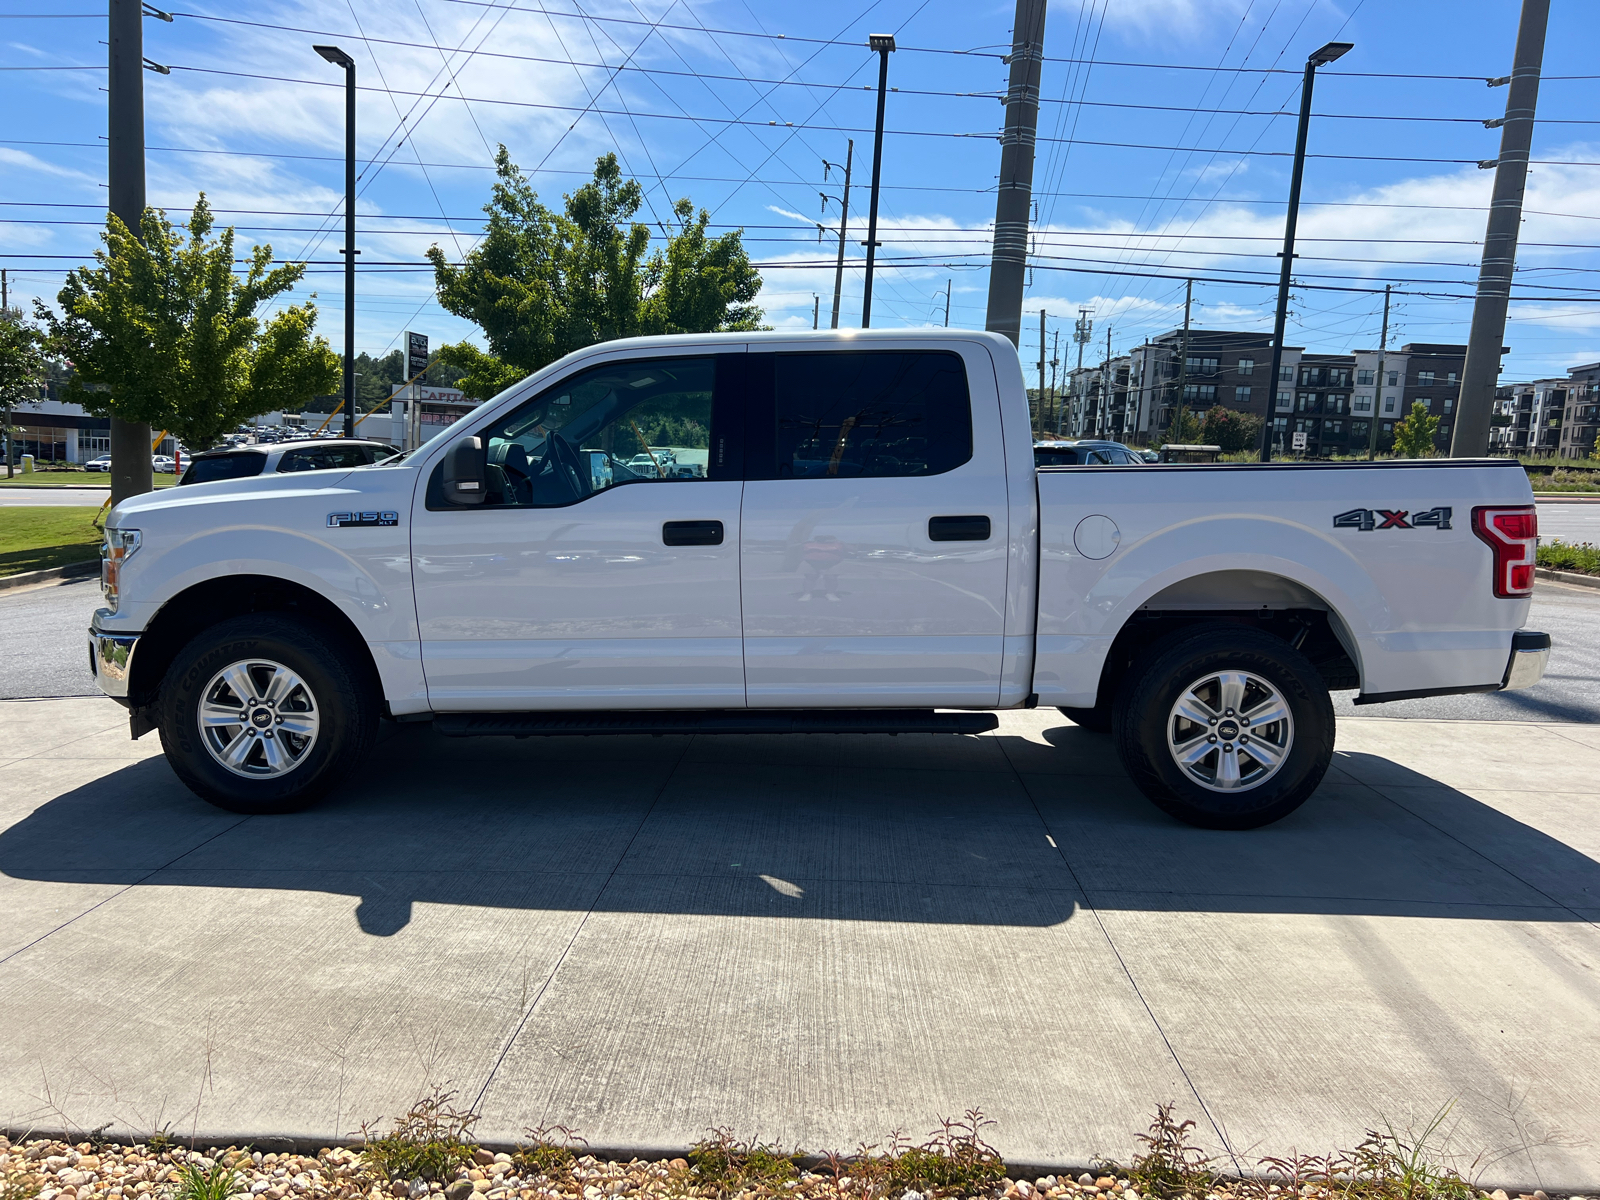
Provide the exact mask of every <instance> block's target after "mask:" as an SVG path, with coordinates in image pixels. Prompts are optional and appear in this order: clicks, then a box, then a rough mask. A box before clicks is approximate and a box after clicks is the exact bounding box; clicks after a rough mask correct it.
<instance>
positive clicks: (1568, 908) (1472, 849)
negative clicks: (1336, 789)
mask: <svg viewBox="0 0 1600 1200" xmlns="http://www.w3.org/2000/svg"><path fill="white" fill-rule="evenodd" d="M1357 782H1358V783H1360V784H1361V786H1362V787H1364V788H1366V789H1367V790H1369V791H1370V792H1372V793H1373V794H1374V795H1376V796H1377V797H1378V798H1379V799H1380V800H1387V801H1388V802H1389V803H1390V804H1392V805H1394V806H1395V807H1396V808H1398V809H1399V810H1400V811H1401V812H1403V813H1406V814H1408V815H1409V816H1411V817H1413V818H1415V819H1416V820H1418V821H1421V822H1422V823H1423V824H1424V825H1426V826H1427V827H1428V828H1429V829H1432V830H1433V831H1434V832H1436V833H1442V834H1443V835H1444V836H1445V837H1447V838H1449V839H1450V840H1451V841H1452V842H1454V843H1455V844H1456V845H1458V846H1460V847H1461V848H1462V849H1464V850H1466V851H1468V852H1469V853H1471V854H1475V855H1477V856H1478V857H1479V858H1481V859H1483V861H1484V862H1486V863H1488V864H1489V865H1490V866H1491V867H1495V868H1497V869H1499V870H1500V871H1503V872H1504V873H1505V874H1507V875H1509V876H1511V878H1513V879H1515V880H1516V881H1517V882H1518V883H1520V884H1521V885H1522V886H1523V887H1525V888H1527V889H1528V890H1529V891H1533V892H1537V893H1538V894H1539V895H1541V896H1543V897H1544V898H1545V899H1546V900H1548V901H1550V903H1551V905H1552V906H1553V907H1555V908H1559V909H1561V910H1563V911H1564V912H1569V913H1571V914H1572V915H1573V916H1574V917H1576V918H1577V919H1578V920H1579V921H1580V922H1582V923H1583V924H1585V925H1589V926H1592V927H1593V928H1596V929H1600V921H1594V920H1591V919H1590V918H1588V917H1586V916H1584V915H1583V914H1582V913H1581V912H1579V911H1578V910H1577V909H1575V908H1573V907H1572V905H1570V904H1566V903H1564V902H1562V901H1560V900H1557V899H1556V898H1555V897H1554V896H1552V895H1551V894H1550V893H1549V892H1547V891H1545V890H1544V889H1543V888H1542V887H1540V886H1539V885H1538V884H1536V883H1532V882H1530V881H1529V880H1526V879H1524V878H1523V877H1522V876H1521V875H1518V874H1517V873H1516V872H1515V871H1513V870H1512V869H1511V868H1510V867H1508V866H1506V865H1505V863H1503V862H1500V861H1498V860H1497V859H1493V858H1490V857H1489V856H1488V855H1487V854H1485V853H1484V852H1483V851H1482V850H1479V849H1478V848H1477V847H1476V846H1474V845H1473V844H1472V843H1471V842H1467V841H1463V840H1462V839H1461V838H1459V837H1457V836H1456V835H1455V834H1453V833H1451V832H1450V831H1449V830H1448V829H1446V828H1444V826H1442V825H1439V824H1436V823H1435V822H1433V821H1430V820H1429V819H1428V818H1427V817H1425V816H1423V815H1422V814H1421V813H1419V812H1417V811H1416V810H1415V809H1413V808H1409V807H1407V806H1406V805H1405V804H1402V803H1401V802H1400V801H1399V800H1396V799H1395V798H1394V797H1393V796H1391V795H1389V793H1388V792H1384V791H1380V790H1379V788H1378V785H1377V784H1375V783H1368V782H1367V781H1366V780H1365V779H1361V780H1357ZM1396 786H1397V787H1403V786H1406V785H1404V784H1397V785H1396ZM1440 786H1441V787H1444V788H1445V789H1446V790H1448V791H1452V792H1455V793H1456V794H1457V795H1461V796H1466V793H1465V792H1462V791H1460V790H1459V789H1457V788H1453V787H1450V786H1449V784H1441V785H1440ZM1467 799H1469V800H1472V801H1473V803H1475V804H1483V801H1482V800H1478V799H1476V798H1475V797H1472V796H1467ZM1484 807H1486V808H1488V807H1491V806H1489V805H1484ZM1495 811H1496V812H1499V811H1500V810H1499V809H1495ZM1555 840H1557V841H1559V840H1560V839H1559V838H1558V839H1555ZM1562 844H1563V845H1565V844H1566V843H1564V842H1563V843H1562Z"/></svg>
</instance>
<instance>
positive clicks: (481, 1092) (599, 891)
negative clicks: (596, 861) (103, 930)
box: [0, 734, 696, 1112]
mask: <svg viewBox="0 0 1600 1200" xmlns="http://www.w3.org/2000/svg"><path fill="white" fill-rule="evenodd" d="M695 736H696V735H694V734H690V735H689V739H688V741H687V742H685V743H684V747H683V750H682V752H681V753H680V754H679V755H678V759H677V761H676V762H674V763H673V764H672V769H671V770H670V771H668V772H667V775H666V778H665V779H663V780H662V781H661V786H660V787H658V788H657V789H656V794H655V795H654V796H652V797H650V803H649V804H648V805H647V806H646V807H645V810H644V813H643V815H642V816H640V818H639V824H638V825H637V826H635V827H634V830H633V833H632V835H631V836H630V837H629V838H628V844H627V845H626V846H624V847H623V848H622V851H621V853H619V854H618V855H617V861H616V862H614V863H612V864H611V870H610V871H609V872H608V873H607V874H606V878H605V882H603V883H602V884H601V885H600V886H599V887H598V888H596V889H595V893H594V899H593V900H591V901H590V902H589V907H588V908H587V909H585V910H584V914H583V916H581V917H580V918H578V923H577V925H575V926H574V927H573V930H572V936H571V937H569V938H567V944H566V945H565V946H563V947H561V953H560V954H558V955H557V956H556V961H555V962H554V964H552V965H551V967H550V971H549V973H548V974H547V975H546V976H545V977H544V982H543V983H541V984H540V985H539V990H538V991H537V992H535V993H534V994H533V998H532V999H531V1000H529V1001H528V1007H527V1009H526V1010H524V1012H523V1014H522V1016H521V1017H519V1018H518V1019H517V1027H516V1028H515V1029H513V1030H512V1031H511V1036H510V1037H508V1038H507V1039H506V1042H505V1045H503V1046H501V1047H500V1053H499V1054H497V1055H496V1056H495V1060H494V1066H492V1067H490V1068H489V1073H488V1074H487V1075H486V1076H484V1079H483V1086H482V1087H480V1088H479V1089H478V1094H477V1095H476V1096H475V1097H473V1101H472V1109H471V1111H473V1112H477V1111H479V1108H480V1106H481V1105H482V1104H483V1098H484V1097H485V1096H487V1095H488V1094H489V1086H490V1085H491V1084H492V1083H494V1077H495V1075H496V1074H498V1073H499V1070H500V1064H501V1063H503V1062H505V1060H506V1055H507V1054H510V1053H511V1047H512V1046H514V1045H516V1044H517V1039H518V1038H519V1037H521V1036H522V1031H523V1029H524V1028H526V1026H527V1024H528V1021H529V1019H530V1018H532V1016H533V1012H534V1010H535V1009H536V1008H538V1007H539V1002H540V1001H541V1000H543V999H544V994H545V992H547V991H548V990H549V989H550V985H551V984H552V983H554V982H555V978H556V976H557V975H558V974H560V972H561V965H562V964H563V963H565V962H566V961H567V955H568V954H570V953H572V948H573V947H574V946H575V945H577V944H578V937H579V935H581V934H582V933H583V930H584V926H586V925H588V923H589V918H590V917H592V916H593V915H594V910H595V908H596V907H597V906H598V905H599V903H600V898H601V897H602V896H604V895H605V894H606V889H607V888H609V887H610V886H611V881H612V880H613V879H615V878H616V877H617V872H618V871H619V870H620V869H621V868H622V864H623V863H624V862H625V861H627V858H628V851H630V850H632V849H633V844H634V843H635V842H636V841H638V840H639V835H640V834H641V833H643V832H644V827H645V825H647V824H648V823H649V821H650V815H651V814H652V813H654V812H655V810H656V805H657V804H659V803H661V797H662V796H664V795H666V793H667V788H668V787H669V786H670V785H671V784H672V780H673V777H674V776H676V775H677V773H678V768H679V767H681V766H682V765H683V760H684V759H685V758H686V757H688V754H689V747H690V746H693V745H694V739H695ZM0 961H3V960H0Z"/></svg>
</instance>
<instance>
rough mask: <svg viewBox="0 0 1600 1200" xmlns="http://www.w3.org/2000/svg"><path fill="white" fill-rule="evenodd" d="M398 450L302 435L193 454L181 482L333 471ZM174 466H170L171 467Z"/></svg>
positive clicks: (383, 444)
mask: <svg viewBox="0 0 1600 1200" xmlns="http://www.w3.org/2000/svg"><path fill="white" fill-rule="evenodd" d="M394 452H395V450H394V447H393V446H391V445H389V444H388V443H386V442H374V441H357V440H355V439H353V438H352V439H349V440H345V439H335V440H332V441H329V440H325V439H321V438H303V439H301V440H299V441H293V442H271V443H265V444H262V445H258V446H233V447H230V448H228V449H225V450H206V451H203V452H202V453H200V454H195V455H191V456H190V458H189V465H188V466H187V467H185V468H184V469H183V477H182V478H181V479H179V480H178V483H179V484H180V485H182V484H186V483H215V482H217V481H218V480H222V479H250V478H253V477H254V476H256V475H282V474H286V473H289V472H295V471H331V470H338V469H341V468H342V469H344V470H349V469H350V468H351V467H365V466H368V465H370V464H371V463H375V462H381V461H382V460H383V459H386V458H388V457H389V456H390V455H392V454H393V453H394ZM168 469H169V470H170V469H171V468H170V467H169V468H168Z"/></svg>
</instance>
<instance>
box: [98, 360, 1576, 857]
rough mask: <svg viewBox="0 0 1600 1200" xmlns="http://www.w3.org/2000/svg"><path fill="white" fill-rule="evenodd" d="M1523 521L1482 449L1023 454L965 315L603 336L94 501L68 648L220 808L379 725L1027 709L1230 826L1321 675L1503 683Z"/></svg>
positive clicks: (1258, 796) (747, 721) (1505, 481)
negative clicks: (363, 434)
mask: <svg viewBox="0 0 1600 1200" xmlns="http://www.w3.org/2000/svg"><path fill="white" fill-rule="evenodd" d="M689 461H692V462H696V463H703V464H704V466H703V467H702V468H699V469H697V470H684V469H681V464H682V463H684V462H689ZM1536 540H1537V539H1536V523H1535V515H1534V507H1533V496H1532V492H1531V491H1530V489H1529V486H1528V481H1527V479H1526V477H1525V475H1524V473H1523V472H1522V470H1521V468H1520V467H1519V466H1518V465H1517V464H1516V463H1515V462H1513V461H1464V460H1445V461H1438V462H1383V463H1351V464H1345V463H1341V464H1325V463H1307V464H1276V465H1271V466H1256V465H1228V466H1181V465H1173V466H1148V465H1140V466H1135V465H1131V464H1130V465H1124V466H1093V467H1060V468H1045V469H1036V468H1035V465H1034V457H1033V447H1032V437H1031V425H1030V420H1029V412H1028V401H1027V392H1026V387H1025V385H1024V382H1023V376H1022V371H1021V366H1020V364H1019V362H1018V359H1017V353H1016V351H1015V349H1014V348H1013V347H1012V346H1011V345H1010V343H1009V342H1007V341H1005V340H1004V339H1002V338H1000V337H998V336H994V335H990V334H982V333H952V332H950V331H947V330H936V331H928V332H891V331H873V332H864V333H837V334H827V333H825V334H806V335H791V334H784V333H770V334H753V335H729V334H724V335H706V336H681V337H670V338H652V339H636V340H628V341H616V342H608V343H604V344H602V345H597V346H592V347H590V348H588V349H586V350H582V351H580V352H578V353H575V354H572V355H569V356H568V357H567V358H565V359H563V360H561V361H560V362H557V363H555V364H553V365H551V366H550V367H547V368H545V369H544V370H542V371H540V372H538V373H537V374H535V375H533V376H530V377H529V378H528V379H525V380H524V381H523V382H521V383H519V384H517V385H516V386H515V387H512V388H510V389H508V390H507V391H505V392H504V393H502V394H501V395H499V396H497V397H496V398H495V399H493V400H492V401H490V402H488V403H486V404H484V405H483V406H482V407H481V408H479V409H477V410H475V411H474V412H473V413H472V414H471V415H470V416H468V417H466V418H464V419H462V420H461V421H460V422H458V423H457V424H456V425H454V426H452V427H450V428H449V429H448V430H447V431H445V432H443V433H441V434H440V435H438V436H436V437H435V438H434V439H433V440H432V441H430V442H428V443H427V444H426V445H424V446H422V447H421V448H420V449H417V450H414V451H411V452H410V453H407V454H403V455H400V456H399V457H396V458H391V459H389V460H387V461H385V462H380V463H376V464H373V465H371V466H362V467H357V468H355V469H346V470H328V471H313V472H305V473H301V474H295V475H288V476H283V475H272V476H266V475H263V476H259V477H257V478H253V479H236V480H227V481H220V482H215V483H202V484H196V485H193V486H189V487H183V488H175V489H172V490H170V491H166V492H162V493H154V494H149V495H145V496H140V497H137V498H134V499H130V500H126V501H124V502H123V503H121V504H119V505H118V506H117V507H116V508H115V509H114V510H113V512H112V513H111V515H110V517H109V518H108V520H107V523H106V544H105V549H104V570H103V587H104V591H105V597H106V605H105V607H104V608H102V609H101V610H100V611H99V612H97V613H96V615H95V618H94V623H93V627H92V629H91V630H90V636H89V650H90V659H91V662H92V664H93V668H94V671H95V674H96V678H97V679H98V681H99V684H100V687H101V688H102V689H103V690H104V691H105V692H106V693H108V694H109V695H111V696H113V697H115V698H117V699H118V700H120V701H121V702H122V703H124V704H125V705H127V706H128V708H129V709H130V712H131V718H132V727H133V733H134V735H135V736H139V735H141V734H143V733H145V732H147V731H149V730H151V729H159V730H160V733H161V741H162V746H163V747H164V749H165V751H166V754H167V757H168V759H169V761H170V762H171V764H172V767H173V769H174V770H175V771H176V772H177V773H178V776H179V778H181V779H182V780H183V781H184V782H185V783H186V784H187V785H188V786H189V787H191V788H192V789H193V790H194V791H195V792H196V793H198V794H199V795H200V796H202V797H204V798H205V799H207V800H209V801H211V802H212V803H214V804H218V805H221V806H223V807H225V808H229V809H232V810H234V811H238V812H247V813H267V812H282V811H288V810H291V809H294V808H297V807H300V806H303V805H305V804H307V803H309V802H311V801H312V800H314V799H316V798H317V797H319V796H321V795H323V794H325V793H326V792H327V791H328V790H329V789H330V788H332V787H334V786H335V785H336V784H337V783H338V782H339V781H340V780H341V779H342V778H344V777H345V776H346V775H347V774H348V773H349V772H350V771H351V770H352V769H353V768H354V767H355V766H356V765H357V763H358V762H359V761H360V759H361V757H362V755H363V754H364V753H365V752H366V751H367V750H368V749H369V748H370V747H371V746H372V744H373V741H374V739H375V736H376V732H377V728H378V722H379V721H380V720H381V719H388V720H393V721H398V722H408V721H431V722H432V723H433V726H434V729H435V730H436V731H438V732H439V733H442V734H446V735H456V736H478V735H489V734H507V735H513V736H517V737H527V736H533V735H572V734H628V733H636V734H637V733H650V734H666V733H790V732H795V733H849V732H867V733H871V732H931V733H939V732H943V733H979V732H983V731H985V730H988V729H992V728H995V726H996V725H997V723H998V721H997V718H996V717H995V716H994V715H993V714H994V711H995V710H1004V709H1016V708H1029V707H1033V706H1037V705H1048V706H1052V707H1055V708H1058V709H1060V710H1061V711H1062V712H1063V713H1065V714H1066V715H1067V716H1068V717H1070V718H1071V719H1072V720H1074V721H1076V722H1077V723H1078V724H1080V725H1084V726H1087V727H1088V728H1089V729H1092V730H1100V731H1108V732H1110V733H1111V734H1112V736H1113V738H1114V740H1115V744H1116V747H1117V751H1118V753H1119V755H1120V756H1121V759H1122V761H1123V763H1124V764H1125V765H1126V767H1127V769H1128V771H1129V773H1130V774H1131V775H1132V777H1133V778H1134V780H1135V781H1136V782H1137V783H1138V785H1139V786H1140V788H1141V789H1142V790H1143V791H1144V792H1145V793H1146V795H1148V796H1149V797H1150V799H1151V800H1153V801H1154V802H1155V803H1156V804H1157V805H1159V806H1160V807H1161V808H1163V809H1164V810H1166V811H1167V812H1168V813H1170V814H1172V815H1173V816H1174V817H1176V818H1178V819H1179V820H1182V821H1187V822H1190V823H1192V824H1195V825H1202V826H1207V827H1211V828H1231V829H1242V828H1250V827H1254V826H1258V825H1262V824H1265V823H1267V822H1270V821H1274V820H1277V819H1278V818H1280V817H1282V816H1283V815H1285V814H1286V813H1288V812H1290V811H1291V810H1293V809H1294V808H1296V807H1297V806H1298V805H1300V804H1301V803H1302V802H1303V801H1304V800H1305V799H1306V797H1307V796H1309V795H1310V794H1311V792H1312V791H1313V790H1314V789H1315V787H1316V786H1317V784H1318V782H1319V781H1320V780H1321V778H1322V776H1323V773H1324V772H1325V771H1326V770H1327V767H1328V763H1329V760H1330V758H1331V756H1332V753H1333V744H1334V718H1333V708H1332V704H1331V702H1330V700H1329V694H1328V693H1329V691H1330V690H1337V689H1342V688H1343V689H1359V692H1360V694H1359V695H1358V696H1357V697H1356V703H1358V704H1361V703H1380V702H1382V701H1386V700H1397V699H1401V698H1405V697H1413V696H1433V695H1442V694H1447V693H1452V692H1482V691H1495V690H1497V689H1500V688H1515V687H1526V686H1527V685H1529V684H1531V683H1534V682H1536V681H1537V680H1538V679H1539V678H1540V677H1541V676H1542V674H1543V672H1544V665H1545V661H1546V658H1547V657H1548V654H1549V647H1550V639H1549V637H1548V636H1546V635H1544V634H1539V633H1532V632H1528V631H1524V630H1522V628H1521V626H1522V624H1523V621H1524V619H1525V618H1526V616H1527V612H1528V604H1529V596H1530V594H1531V592H1532V589H1533V562H1534V548H1535V544H1536Z"/></svg>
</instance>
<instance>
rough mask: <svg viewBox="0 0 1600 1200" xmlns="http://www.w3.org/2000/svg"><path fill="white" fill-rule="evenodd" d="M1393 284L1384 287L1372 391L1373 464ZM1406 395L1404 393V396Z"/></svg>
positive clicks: (1370, 431) (1369, 450) (1369, 442)
mask: <svg viewBox="0 0 1600 1200" xmlns="http://www.w3.org/2000/svg"><path fill="white" fill-rule="evenodd" d="M1391 286H1393V285H1391V284H1387V283H1386V284H1384V285H1383V332H1382V333H1380V334H1379V335H1378V374H1377V375H1376V377H1375V378H1376V381H1377V386H1376V387H1375V388H1373V389H1372V427H1371V428H1370V429H1368V431H1367V461H1368V462H1371V461H1372V460H1373V459H1374V458H1375V457H1377V454H1378V413H1379V411H1380V410H1381V409H1382V407H1383V357H1384V354H1385V352H1386V351H1387V350H1388V349H1389V289H1390V287H1391ZM1403 394H1404V393H1402V395H1403Z"/></svg>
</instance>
